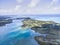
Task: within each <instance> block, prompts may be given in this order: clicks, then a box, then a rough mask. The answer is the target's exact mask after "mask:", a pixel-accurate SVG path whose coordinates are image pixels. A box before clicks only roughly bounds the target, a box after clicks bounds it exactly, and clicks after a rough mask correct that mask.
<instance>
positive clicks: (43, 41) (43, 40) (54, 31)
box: [21, 18, 60, 45]
mask: <svg viewBox="0 0 60 45" xmlns="http://www.w3.org/2000/svg"><path fill="white" fill-rule="evenodd" d="M22 23H23V25H22V26H21V27H22V28H31V29H32V30H34V31H35V32H38V33H40V34H47V35H46V36H35V37H34V39H35V40H36V41H37V42H38V43H39V44H40V45H60V23H57V22H54V21H42V20H35V19H31V18H29V19H24V20H23V21H22Z"/></svg>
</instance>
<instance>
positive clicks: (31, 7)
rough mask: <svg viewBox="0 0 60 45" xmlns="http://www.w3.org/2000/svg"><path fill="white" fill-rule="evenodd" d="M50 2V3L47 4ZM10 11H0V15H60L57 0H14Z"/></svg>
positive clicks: (59, 2)
mask: <svg viewBox="0 0 60 45" xmlns="http://www.w3.org/2000/svg"><path fill="white" fill-rule="evenodd" d="M49 1H50V2H49ZM16 2H17V4H16V6H15V7H14V8H12V9H0V14H23V15H24V14H60V5H59V4H60V1H59V0H45V2H44V0H28V1H27V0H16Z"/></svg>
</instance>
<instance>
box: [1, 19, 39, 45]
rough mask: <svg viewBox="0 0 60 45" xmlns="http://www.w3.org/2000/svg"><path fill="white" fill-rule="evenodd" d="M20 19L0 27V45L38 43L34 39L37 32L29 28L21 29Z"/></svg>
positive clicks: (34, 44) (31, 44)
mask: <svg viewBox="0 0 60 45" xmlns="http://www.w3.org/2000/svg"><path fill="white" fill-rule="evenodd" d="M21 25H22V22H21V20H14V21H13V23H10V24H7V25H6V26H3V27H0V45H38V43H37V42H36V41H35V40H34V36H36V35H37V34H36V33H35V32H34V31H32V30H31V29H25V30H22V29H21Z"/></svg>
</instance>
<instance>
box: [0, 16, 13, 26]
mask: <svg viewBox="0 0 60 45" xmlns="http://www.w3.org/2000/svg"><path fill="white" fill-rule="evenodd" d="M10 23H12V19H11V18H10V17H6V16H0V26H5V25H6V24H10Z"/></svg>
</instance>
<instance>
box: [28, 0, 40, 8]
mask: <svg viewBox="0 0 60 45" xmlns="http://www.w3.org/2000/svg"><path fill="white" fill-rule="evenodd" d="M39 1H40V0H32V1H31V3H30V4H28V7H30V8H33V7H36V6H37V4H38V2H39Z"/></svg>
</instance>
